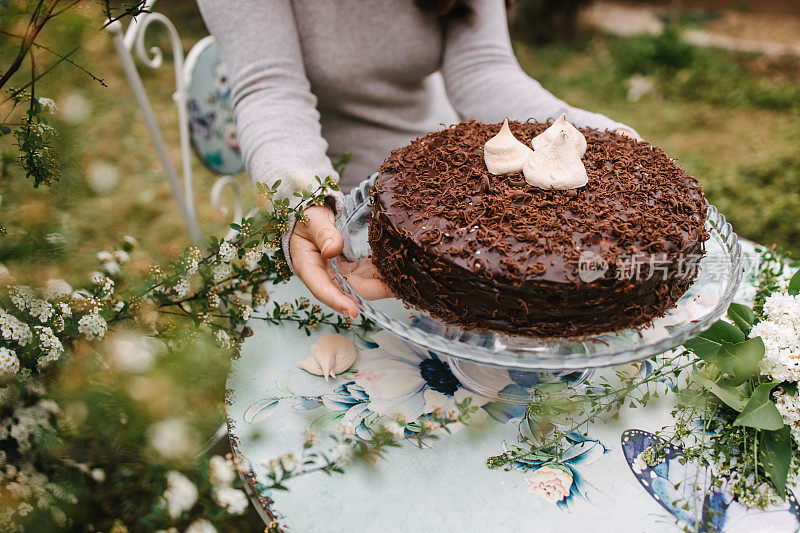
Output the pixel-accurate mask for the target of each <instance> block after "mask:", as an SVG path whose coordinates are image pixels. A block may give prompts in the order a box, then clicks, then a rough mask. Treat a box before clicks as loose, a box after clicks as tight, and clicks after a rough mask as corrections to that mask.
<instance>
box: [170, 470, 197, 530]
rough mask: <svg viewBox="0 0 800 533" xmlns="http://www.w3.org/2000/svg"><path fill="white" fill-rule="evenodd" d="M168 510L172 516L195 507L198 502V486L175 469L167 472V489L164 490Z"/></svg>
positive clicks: (174, 516) (175, 516)
mask: <svg viewBox="0 0 800 533" xmlns="http://www.w3.org/2000/svg"><path fill="white" fill-rule="evenodd" d="M164 501H165V502H166V504H167V512H168V513H169V515H170V516H171V517H172V518H178V517H179V516H180V515H181V514H182V513H184V512H185V511H188V510H189V509H191V508H192V507H194V504H195V502H197V487H196V486H195V484H194V483H192V482H191V481H189V479H188V478H187V477H186V476H184V475H183V474H181V473H180V472H176V471H175V470H170V471H169V472H167V490H165V491H164Z"/></svg>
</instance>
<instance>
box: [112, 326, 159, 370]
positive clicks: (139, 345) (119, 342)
mask: <svg viewBox="0 0 800 533" xmlns="http://www.w3.org/2000/svg"><path fill="white" fill-rule="evenodd" d="M150 341H154V339H151V338H150V337H145V336H144V335H140V334H138V333H134V332H132V331H125V332H120V333H117V334H115V335H114V336H113V337H112V338H111V346H110V349H109V350H108V356H109V361H110V362H111V364H112V365H113V366H114V368H116V369H117V370H119V371H122V372H130V373H131V374H143V373H145V372H148V371H150V370H151V369H152V368H153V364H154V363H155V360H156V352H157V350H156V349H155V346H154V344H153V342H150Z"/></svg>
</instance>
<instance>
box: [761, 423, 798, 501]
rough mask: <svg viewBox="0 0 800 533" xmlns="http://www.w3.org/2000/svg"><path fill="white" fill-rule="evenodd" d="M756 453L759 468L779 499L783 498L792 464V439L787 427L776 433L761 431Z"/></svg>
mask: <svg viewBox="0 0 800 533" xmlns="http://www.w3.org/2000/svg"><path fill="white" fill-rule="evenodd" d="M758 452H759V456H760V457H759V460H760V461H761V466H763V467H764V472H765V473H766V474H767V476H769V479H770V481H772V485H773V486H774V487H775V491H776V492H777V493H778V494H780V496H781V498H785V497H786V477H787V476H788V474H789V465H790V464H791V462H792V437H791V435H790V433H789V427H788V426H783V427H782V428H781V429H779V430H778V431H762V432H761V446H760V447H759V448H758Z"/></svg>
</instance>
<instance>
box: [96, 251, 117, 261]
mask: <svg viewBox="0 0 800 533" xmlns="http://www.w3.org/2000/svg"><path fill="white" fill-rule="evenodd" d="M97 260H98V261H100V262H101V263H107V262H109V261H113V260H114V256H113V255H112V254H111V252H107V251H105V250H103V251H102V252H97Z"/></svg>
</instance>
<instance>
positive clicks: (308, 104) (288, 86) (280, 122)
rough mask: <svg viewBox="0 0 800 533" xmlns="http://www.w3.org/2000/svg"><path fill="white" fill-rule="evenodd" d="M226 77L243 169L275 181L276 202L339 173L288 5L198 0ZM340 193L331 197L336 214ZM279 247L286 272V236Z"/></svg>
mask: <svg viewBox="0 0 800 533" xmlns="http://www.w3.org/2000/svg"><path fill="white" fill-rule="evenodd" d="M197 3H198V5H199V7H200V11H201V13H202V15H203V19H204V20H205V23H206V26H207V27H208V29H209V30H210V31H211V33H212V34H213V35H214V38H215V39H216V41H217V43H218V45H219V48H220V51H221V53H222V58H223V61H224V62H225V64H226V65H227V67H228V71H229V73H230V76H231V98H232V103H233V112H234V116H235V117H236V128H237V130H238V134H239V145H240V147H241V150H242V155H243V157H244V162H245V167H246V169H247V173H248V174H249V175H250V179H251V180H252V181H253V182H265V183H267V184H269V185H272V184H273V183H274V182H275V181H276V180H278V179H280V180H281V184H280V186H279V188H278V194H277V196H278V198H287V197H288V198H290V199H291V200H292V205H296V202H297V200H296V198H294V197H293V196H292V193H293V192H295V191H297V190H300V189H309V190H313V189H314V186H315V184H316V180H315V179H314V178H315V176H319V177H321V178H324V177H327V176H334V177H336V178H338V174H337V173H336V171H335V170H334V169H333V165H332V164H331V161H330V159H329V158H328V156H327V150H328V143H327V142H326V141H325V139H324V138H323V137H322V127H321V126H320V115H319V111H318V110H317V98H316V97H315V96H314V94H313V93H312V92H311V84H310V83H309V81H308V78H307V77H306V72H305V66H304V63H303V56H302V51H301V49H300V40H299V36H298V32H297V22H296V20H295V15H294V11H293V9H292V3H291V0H198V2H197ZM340 199H341V194H338V195H334V200H336V202H335V203H336V205H337V208H338V207H339V206H341V201H340ZM293 228H294V219H291V220H290V227H289V229H288V231H286V233H285V234H284V238H283V249H284V252H285V255H286V259H287V260H288V261H289V267H290V268H291V266H292V264H291V257H290V255H289V247H288V242H289V237H290V236H291V233H292V230H293Z"/></svg>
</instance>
